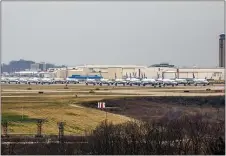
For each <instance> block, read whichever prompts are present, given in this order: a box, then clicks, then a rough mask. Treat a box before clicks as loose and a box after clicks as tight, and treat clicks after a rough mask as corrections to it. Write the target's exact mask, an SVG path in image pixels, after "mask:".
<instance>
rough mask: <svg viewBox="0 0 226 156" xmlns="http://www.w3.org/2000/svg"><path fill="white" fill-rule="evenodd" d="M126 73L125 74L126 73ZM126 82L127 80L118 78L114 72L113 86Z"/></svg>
mask: <svg viewBox="0 0 226 156" xmlns="http://www.w3.org/2000/svg"><path fill="white" fill-rule="evenodd" d="M126 75H127V74H126ZM126 83H127V81H126V80H125V79H118V78H117V75H116V73H115V79H114V84H115V86H117V85H118V84H122V85H123V86H125V85H126Z"/></svg>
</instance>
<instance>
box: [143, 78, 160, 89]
mask: <svg viewBox="0 0 226 156" xmlns="http://www.w3.org/2000/svg"><path fill="white" fill-rule="evenodd" d="M141 84H142V85H143V86H146V85H152V86H154V87H156V85H157V81H156V80H155V79H148V78H143V79H141Z"/></svg>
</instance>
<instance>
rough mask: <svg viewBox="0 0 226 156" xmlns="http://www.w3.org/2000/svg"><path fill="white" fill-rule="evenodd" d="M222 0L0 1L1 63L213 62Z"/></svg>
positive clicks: (221, 20)
mask: <svg viewBox="0 0 226 156" xmlns="http://www.w3.org/2000/svg"><path fill="white" fill-rule="evenodd" d="M223 32H224V2H223V1H222V2H182V1H181V2H175V1H174V2H165V1H163V2H145V1H143V2H129V1H124V2H112V1H108V2H97V1H96V2H91V1H89V2H81V1H78V2H2V62H4V63H8V62H9V61H11V60H18V59H29V60H34V61H37V62H39V61H45V62H50V63H56V64H66V65H78V64H137V65H151V64H154V63H160V62H169V63H172V64H175V65H179V66H193V65H196V66H208V67H209V66H217V65H218V51H219V48H218V40H219V34H221V33H223Z"/></svg>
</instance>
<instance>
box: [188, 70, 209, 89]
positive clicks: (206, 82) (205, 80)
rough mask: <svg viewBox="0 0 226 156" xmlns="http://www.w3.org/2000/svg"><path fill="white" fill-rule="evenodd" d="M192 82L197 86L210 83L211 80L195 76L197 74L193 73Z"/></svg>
mask: <svg viewBox="0 0 226 156" xmlns="http://www.w3.org/2000/svg"><path fill="white" fill-rule="evenodd" d="M190 83H191V84H194V85H195V86H197V85H198V84H202V85H203V86H206V85H209V81H208V80H207V79H197V78H195V74H194V73H193V79H192V80H190Z"/></svg>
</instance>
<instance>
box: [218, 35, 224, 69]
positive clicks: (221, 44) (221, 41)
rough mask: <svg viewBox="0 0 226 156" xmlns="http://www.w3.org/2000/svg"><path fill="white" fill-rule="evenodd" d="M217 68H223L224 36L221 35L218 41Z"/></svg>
mask: <svg viewBox="0 0 226 156" xmlns="http://www.w3.org/2000/svg"><path fill="white" fill-rule="evenodd" d="M219 67H224V68H225V34H221V35H220V39H219Z"/></svg>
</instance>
